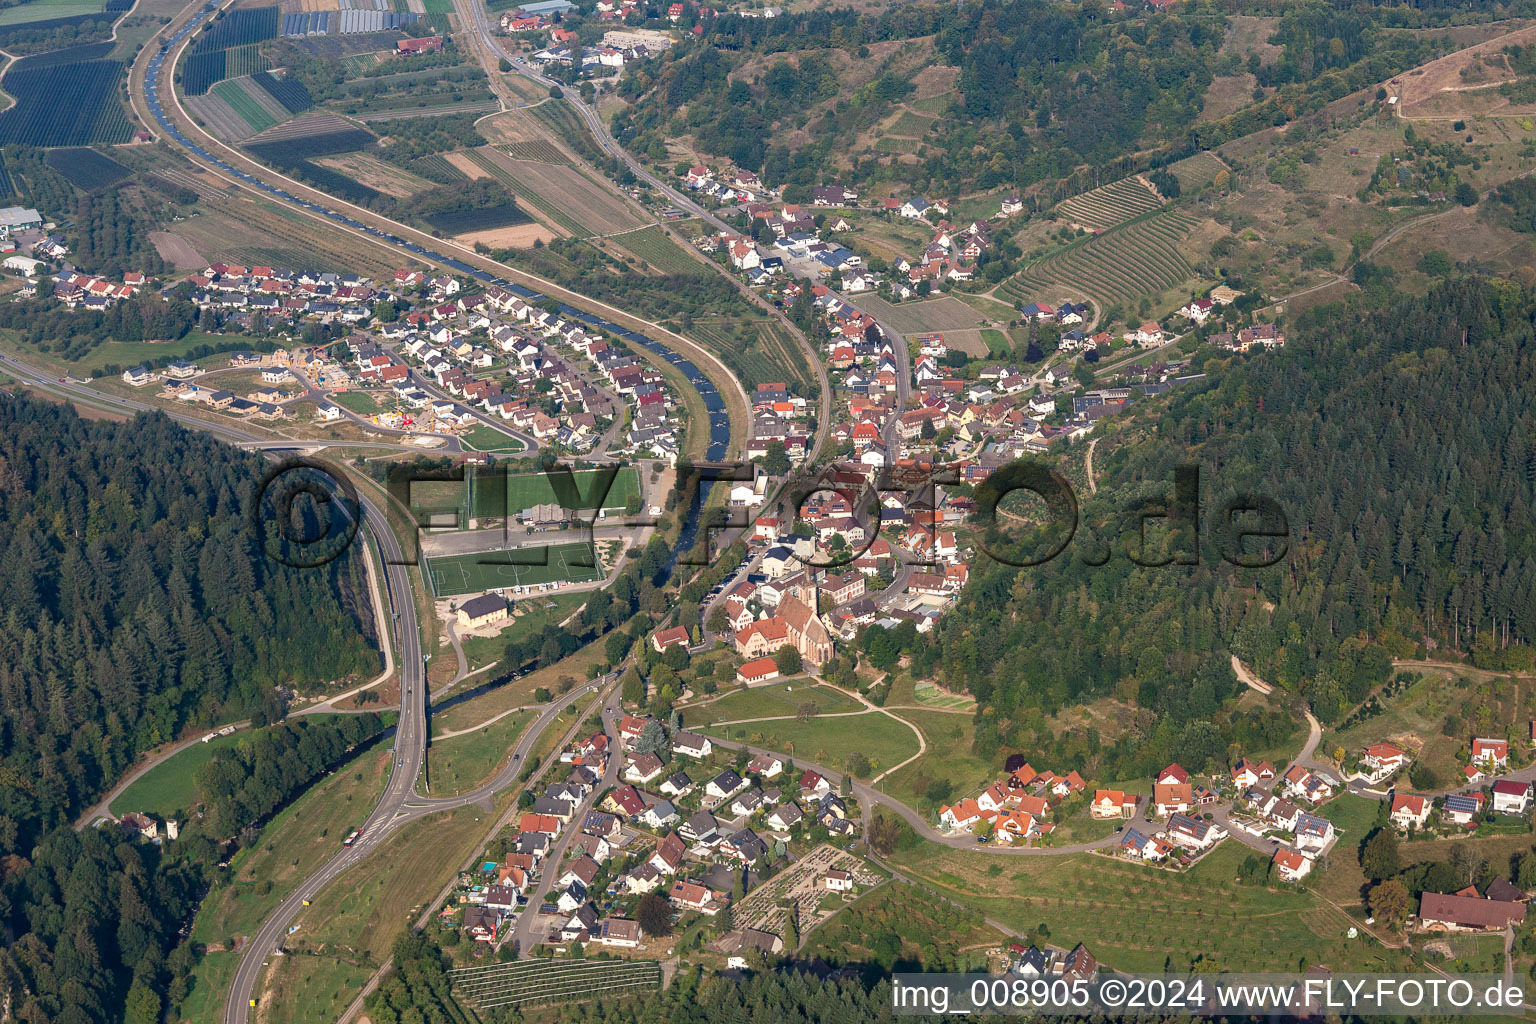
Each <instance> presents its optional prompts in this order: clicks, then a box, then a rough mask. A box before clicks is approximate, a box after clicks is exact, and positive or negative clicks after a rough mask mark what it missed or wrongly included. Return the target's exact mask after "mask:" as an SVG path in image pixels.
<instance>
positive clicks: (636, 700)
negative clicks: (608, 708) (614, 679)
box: [620, 665, 645, 704]
mask: <svg viewBox="0 0 1536 1024" xmlns="http://www.w3.org/2000/svg"><path fill="white" fill-rule="evenodd" d="M620 696H621V697H622V698H623V700H624V703H626V704H644V703H645V680H643V679H641V678H640V670H639V669H637V668H635V666H633V665H631V666H629V668H627V669H625V671H624V680H623V682H622V684H621V685H620Z"/></svg>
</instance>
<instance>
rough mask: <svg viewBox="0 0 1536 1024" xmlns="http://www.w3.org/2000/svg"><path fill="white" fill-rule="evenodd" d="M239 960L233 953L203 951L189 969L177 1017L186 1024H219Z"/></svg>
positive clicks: (222, 1019) (221, 1020)
mask: <svg viewBox="0 0 1536 1024" xmlns="http://www.w3.org/2000/svg"><path fill="white" fill-rule="evenodd" d="M239 962H240V961H239V958H238V956H237V955H236V954H234V953H205V954H204V955H203V958H202V959H201V960H199V961H198V963H197V967H196V968H194V969H193V971H192V977H191V983H192V984H191V987H190V988H189V989H188V990H187V998H186V999H184V1000H182V1003H181V1013H180V1016H179V1018H178V1019H180V1020H182V1021H185V1022H186V1024H223V1022H224V1000H225V999H227V998H229V985H230V982H232V981H233V980H234V977H235V966H236V965H237V964H238V963H239Z"/></svg>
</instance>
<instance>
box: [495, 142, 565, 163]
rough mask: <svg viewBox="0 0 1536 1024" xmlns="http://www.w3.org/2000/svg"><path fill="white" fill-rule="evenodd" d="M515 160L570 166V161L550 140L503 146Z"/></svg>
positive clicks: (512, 143)
mask: <svg viewBox="0 0 1536 1024" xmlns="http://www.w3.org/2000/svg"><path fill="white" fill-rule="evenodd" d="M501 149H503V150H504V151H505V152H506V154H507V155H508V156H510V157H512V158H513V159H514V160H537V161H538V162H540V163H545V164H568V163H570V162H571V161H570V159H569V158H568V157H567V156H566V155H565V154H564V153H562V152H560V150H559V148H558V147H557V146H556V145H555V144H554V143H553V142H550V141H549V140H548V139H531V140H529V141H527V142H509V143H507V144H506V145H504V146H502V147H501Z"/></svg>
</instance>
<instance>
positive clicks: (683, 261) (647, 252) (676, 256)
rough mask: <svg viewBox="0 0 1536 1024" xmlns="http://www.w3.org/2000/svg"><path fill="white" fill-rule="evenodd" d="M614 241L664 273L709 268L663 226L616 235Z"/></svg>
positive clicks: (697, 270)
mask: <svg viewBox="0 0 1536 1024" xmlns="http://www.w3.org/2000/svg"><path fill="white" fill-rule="evenodd" d="M612 241H613V242H614V243H615V244H616V245H618V246H619V247H620V248H622V249H623V250H624V251H625V252H628V253H631V254H633V255H635V256H638V257H639V258H640V259H642V260H644V261H645V263H646V265H647V266H649V267H651V268H652V269H654V270H657V271H659V272H660V273H663V274H701V273H707V272H708V269H707V268H706V267H704V266H703V265H702V264H700V263H699V261H698V260H696V259H694V258H693V257H692V256H689V255H688V253H686V252H684V251H683V247H682V246H680V245H678V244H677V243H676V242H674V241H673V240H672V237H671V236H670V235H668V234H667V233H666V231H665V230H664V229H663V228H660V227H657V226H655V225H652V226H650V227H644V228H640V229H639V230H637V231H626V232H625V233H624V234H622V235H615V236H614V238H613V239H612Z"/></svg>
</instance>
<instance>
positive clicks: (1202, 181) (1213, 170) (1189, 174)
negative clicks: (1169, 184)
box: [1168, 150, 1227, 192]
mask: <svg viewBox="0 0 1536 1024" xmlns="http://www.w3.org/2000/svg"><path fill="white" fill-rule="evenodd" d="M1226 169H1227V166H1226V164H1224V163H1222V162H1221V160H1220V158H1218V157H1217V156H1216V154H1215V153H1212V152H1211V151H1210V150H1201V151H1200V152H1198V153H1196V154H1195V155H1194V156H1187V157H1185V158H1184V159H1183V160H1179V161H1177V162H1176V163H1171V164H1169V165H1168V173H1170V174H1172V175H1173V176H1174V177H1175V178H1178V179H1179V188H1181V189H1183V190H1184V191H1185V192H1194V191H1195V190H1197V189H1201V188H1204V187H1205V186H1206V185H1209V184H1210V183H1211V182H1213V181H1215V180H1216V176H1217V175H1219V174H1222V173H1224V172H1225V171H1226Z"/></svg>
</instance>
